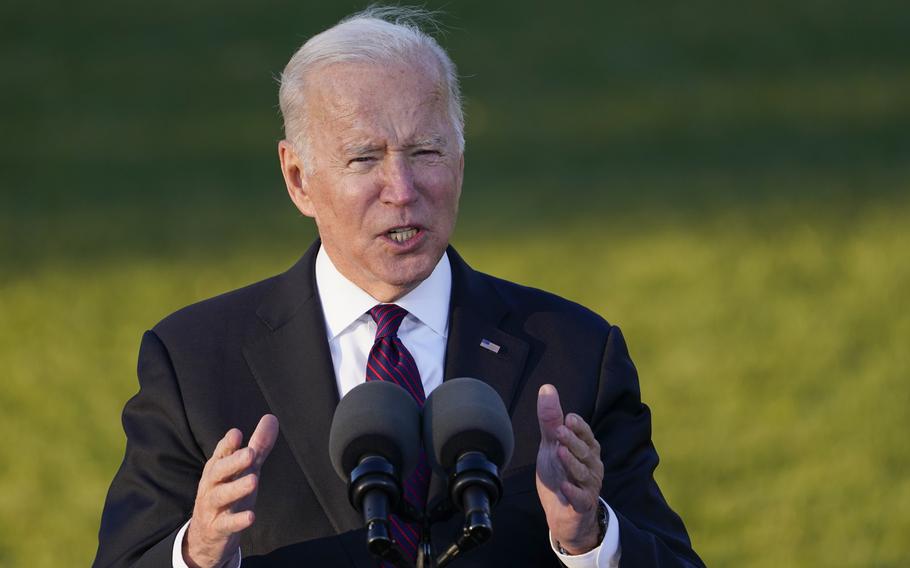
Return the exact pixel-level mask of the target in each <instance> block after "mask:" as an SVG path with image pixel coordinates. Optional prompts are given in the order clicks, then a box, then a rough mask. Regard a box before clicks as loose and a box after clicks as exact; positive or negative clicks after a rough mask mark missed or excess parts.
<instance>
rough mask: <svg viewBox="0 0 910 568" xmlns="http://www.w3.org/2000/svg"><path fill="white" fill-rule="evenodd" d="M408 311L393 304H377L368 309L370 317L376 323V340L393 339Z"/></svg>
mask: <svg viewBox="0 0 910 568" xmlns="http://www.w3.org/2000/svg"><path fill="white" fill-rule="evenodd" d="M406 315H408V311H407V310H406V309H404V308H402V307H401V306H397V305H395V304H379V305H377V306H373V308H371V309H370V317H372V318H373V321H375V322H376V340H379V339H383V338H385V337H395V335H396V334H397V333H398V326H400V325H401V322H402V320H403V319H404V316H406Z"/></svg>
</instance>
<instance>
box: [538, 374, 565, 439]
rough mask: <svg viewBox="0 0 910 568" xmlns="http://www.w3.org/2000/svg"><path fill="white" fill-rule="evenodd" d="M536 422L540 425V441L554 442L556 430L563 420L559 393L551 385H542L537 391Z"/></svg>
mask: <svg viewBox="0 0 910 568" xmlns="http://www.w3.org/2000/svg"><path fill="white" fill-rule="evenodd" d="M537 421H538V422H539V423H540V438H541V441H542V442H554V441H556V429H557V428H559V427H560V426H562V421H563V418H562V406H560V405H559V393H558V392H556V387H554V386H553V385H543V386H542V387H540V390H539V391H537Z"/></svg>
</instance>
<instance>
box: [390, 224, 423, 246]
mask: <svg viewBox="0 0 910 568" xmlns="http://www.w3.org/2000/svg"><path fill="white" fill-rule="evenodd" d="M416 234H417V229H412V228H410V227H409V228H405V229H392V230H391V231H389V238H390V239H392V240H393V241H395V242H396V243H403V242H405V241H406V240H408V239H410V238H412V237H413V236H414V235H416Z"/></svg>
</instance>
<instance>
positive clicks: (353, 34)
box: [278, 6, 464, 167]
mask: <svg viewBox="0 0 910 568" xmlns="http://www.w3.org/2000/svg"><path fill="white" fill-rule="evenodd" d="M420 23H424V24H425V25H427V26H434V27H436V29H437V30H438V26H437V25H436V23H435V21H434V20H433V14H432V13H431V12H427V11H426V10H422V9H419V8H411V7H398V6H394V7H393V6H370V7H369V8H367V9H366V10H364V11H362V12H358V13H356V14H353V15H351V16H348V17H347V18H345V19H343V20H341V21H340V22H338V23H337V24H335V25H334V26H332V27H331V28H329V29H327V30H325V31H323V32H321V33H319V34H317V35H314V36H313V37H311V38H310V39H309V40H307V42H306V43H304V44H303V46H302V47H301V48H300V49H298V50H297V52H296V53H294V55H293V56H292V57H291V59H290V61H288V64H287V65H286V66H285V68H284V72H283V73H282V74H281V79H280V83H281V85H280V87H279V89H278V100H279V103H280V105H281V115H282V117H283V118H284V135H285V138H287V139H288V140H289V141H290V142H291V143H292V144H293V145H294V147H295V148H296V149H297V151H298V152H299V153H301V154H302V158H303V159H304V163H305V164H306V165H307V167H310V165H311V164H310V160H309V159H308V158H309V132H308V126H309V124H308V120H307V118H308V117H307V115H306V104H305V100H304V93H305V91H306V89H305V88H304V87H305V85H306V84H307V81H308V75H309V74H310V73H312V72H313V71H315V70H316V68H317V67H321V66H324V65H330V64H332V63H342V62H369V63H384V62H388V61H400V60H401V59H411V60H414V59H415V58H419V57H421V56H426V55H427V54H429V55H431V56H432V59H435V60H436V61H437V62H438V65H439V71H440V77H441V81H442V85H441V87H442V91H443V92H444V93H446V95H447V99H448V101H447V103H448V114H449V119H450V120H451V122H452V126H453V127H454V129H455V132H456V135H457V141H458V146H459V148H460V149H461V150H464V111H463V110H462V108H461V91H460V89H459V86H458V75H457V74H456V70H455V64H454V63H453V62H452V60H451V59H450V58H449V56H448V54H447V53H446V52H445V50H444V49H442V47H440V45H439V44H438V43H437V42H436V40H435V39H433V37H431V36H430V35H429V34H427V33H426V32H424V31H423V30H422V29H421V28H420V27H419V24H420Z"/></svg>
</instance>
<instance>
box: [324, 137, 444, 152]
mask: <svg viewBox="0 0 910 568" xmlns="http://www.w3.org/2000/svg"><path fill="white" fill-rule="evenodd" d="M445 145H446V139H445V138H444V137H442V136H429V137H427V138H419V139H417V140H414V141H413V142H408V143H407V144H405V145H404V146H402V148H403V149H405V150H412V149H414V148H427V147H430V148H436V147H440V146H445ZM384 148H385V145H384V144H375V143H371V142H355V143H352V144H345V145H344V146H342V151H343V152H344V154H345V155H353V156H360V155H363V154H371V153H373V152H378V151H380V150H382V149H384Z"/></svg>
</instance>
